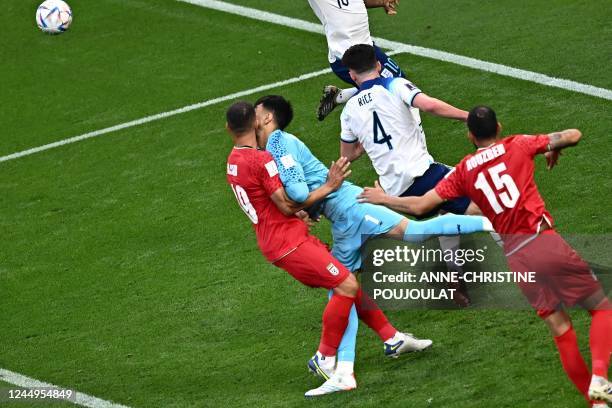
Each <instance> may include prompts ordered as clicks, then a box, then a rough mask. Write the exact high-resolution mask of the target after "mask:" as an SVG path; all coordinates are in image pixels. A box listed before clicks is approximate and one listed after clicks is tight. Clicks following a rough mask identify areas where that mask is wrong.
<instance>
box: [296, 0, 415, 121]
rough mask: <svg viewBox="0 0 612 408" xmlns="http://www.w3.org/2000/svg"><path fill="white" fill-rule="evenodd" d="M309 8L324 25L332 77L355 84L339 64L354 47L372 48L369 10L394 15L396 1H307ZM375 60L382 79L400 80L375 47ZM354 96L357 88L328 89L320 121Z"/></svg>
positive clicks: (398, 71)
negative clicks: (366, 45) (333, 75)
mask: <svg viewBox="0 0 612 408" xmlns="http://www.w3.org/2000/svg"><path fill="white" fill-rule="evenodd" d="M308 3H309V4H310V7H311V8H312V10H313V11H314V13H315V14H316V16H317V17H318V18H319V20H320V21H321V24H323V28H324V29H325V36H326V37H327V45H328V49H329V51H328V60H329V63H330V65H331V68H332V70H333V71H334V73H335V74H336V75H337V76H338V77H339V78H340V79H342V80H343V81H345V82H347V83H349V84H351V85H352V86H353V87H355V86H356V84H355V83H354V82H353V80H352V79H351V77H350V76H349V72H348V69H347V68H346V67H345V66H344V65H343V64H342V56H343V55H344V52H345V51H346V50H347V49H349V47H351V46H352V45H355V44H371V45H374V43H373V42H372V37H371V36H370V24H369V21H368V11H367V9H368V8H375V7H384V9H385V11H386V13H387V14H389V15H395V14H396V13H397V5H398V4H399V0H308ZM374 47H375V49H376V56H377V58H378V60H379V61H380V62H381V75H383V76H385V77H403V76H404V74H403V72H402V70H401V69H400V67H399V66H398V65H397V64H396V63H395V62H394V61H393V60H392V59H391V58H389V56H387V55H386V54H385V53H384V52H383V51H382V50H381V49H380V48H378V47H376V45H374ZM356 93H357V88H349V89H344V90H342V89H339V88H337V87H335V86H332V85H330V86H327V87H325V89H324V91H323V97H322V98H321V102H320V104H319V108H318V111H317V115H318V118H319V120H323V119H324V118H325V117H326V116H327V115H328V114H329V113H330V112H331V111H332V110H333V109H334V108H335V107H336V106H337V105H338V104H341V103H345V102H346V101H348V100H349V99H350V98H351V97H352V96H353V95H355V94H356Z"/></svg>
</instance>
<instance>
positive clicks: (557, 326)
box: [544, 311, 572, 337]
mask: <svg viewBox="0 0 612 408" xmlns="http://www.w3.org/2000/svg"><path fill="white" fill-rule="evenodd" d="M544 322H546V325H547V326H548V329H549V330H550V334H552V335H553V336H554V337H558V336H561V335H563V334H565V333H566V332H567V331H568V330H569V329H570V328H571V327H572V321H571V319H570V317H569V315H568V314H567V313H565V312H564V311H556V312H554V313H551V314H550V315H548V316H547V317H546V318H544Z"/></svg>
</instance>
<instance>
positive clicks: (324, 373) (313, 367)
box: [308, 351, 336, 380]
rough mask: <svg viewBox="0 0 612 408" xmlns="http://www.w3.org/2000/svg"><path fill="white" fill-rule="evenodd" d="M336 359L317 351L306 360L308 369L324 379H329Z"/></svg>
mask: <svg viewBox="0 0 612 408" xmlns="http://www.w3.org/2000/svg"><path fill="white" fill-rule="evenodd" d="M335 363H336V359H335V358H334V357H325V356H324V355H322V354H321V353H319V352H318V351H317V353H316V354H315V355H314V356H312V358H311V359H310V360H308V369H309V370H310V372H311V373H313V374H314V375H316V376H317V377H321V378H323V379H324V380H329V377H331V376H332V374H333V373H334V368H335Z"/></svg>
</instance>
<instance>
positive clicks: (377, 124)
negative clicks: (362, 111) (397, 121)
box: [373, 111, 393, 150]
mask: <svg viewBox="0 0 612 408" xmlns="http://www.w3.org/2000/svg"><path fill="white" fill-rule="evenodd" d="M373 113H374V143H376V144H385V143H386V144H387V147H389V150H393V145H392V144H391V139H393V138H392V137H391V135H388V134H387V132H385V128H384V127H383V125H382V122H381V121H380V118H379V117H378V113H376V111H374V112H373ZM379 136H382V137H379Z"/></svg>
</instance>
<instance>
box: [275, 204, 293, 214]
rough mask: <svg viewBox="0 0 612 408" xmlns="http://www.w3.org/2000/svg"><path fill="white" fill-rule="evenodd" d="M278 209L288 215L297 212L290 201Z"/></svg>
mask: <svg viewBox="0 0 612 408" xmlns="http://www.w3.org/2000/svg"><path fill="white" fill-rule="evenodd" d="M278 209H279V210H280V212H282V213H283V214H284V215H286V216H287V217H290V216H292V215H293V214H295V213H296V211H295V209H294V208H293V207H292V206H291V205H290V204H289V203H285V204H284V205H281V206H280V207H279V208H278Z"/></svg>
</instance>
